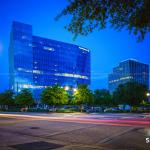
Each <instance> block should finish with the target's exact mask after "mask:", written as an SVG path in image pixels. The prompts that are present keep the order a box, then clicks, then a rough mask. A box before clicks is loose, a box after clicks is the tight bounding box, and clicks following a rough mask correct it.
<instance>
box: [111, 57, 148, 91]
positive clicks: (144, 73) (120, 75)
mask: <svg viewBox="0 0 150 150" xmlns="http://www.w3.org/2000/svg"><path fill="white" fill-rule="evenodd" d="M127 82H137V83H140V84H143V85H145V86H146V87H147V88H149V65H147V64H144V63H141V62H138V61H137V60H134V59H129V60H125V61H122V62H121V63H120V64H119V66H117V67H115V68H113V72H112V73H111V74H109V75H108V86H109V91H110V93H113V91H114V90H115V89H116V88H117V87H118V86H119V85H120V84H124V83H127Z"/></svg>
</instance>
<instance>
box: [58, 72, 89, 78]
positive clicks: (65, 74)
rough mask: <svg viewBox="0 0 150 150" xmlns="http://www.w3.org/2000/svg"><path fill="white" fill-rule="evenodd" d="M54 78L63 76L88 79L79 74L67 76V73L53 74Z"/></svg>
mask: <svg viewBox="0 0 150 150" xmlns="http://www.w3.org/2000/svg"><path fill="white" fill-rule="evenodd" d="M55 76H63V77H71V78H80V79H88V77H87V76H82V75H79V74H69V73H55Z"/></svg>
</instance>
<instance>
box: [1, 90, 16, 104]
mask: <svg viewBox="0 0 150 150" xmlns="http://www.w3.org/2000/svg"><path fill="white" fill-rule="evenodd" d="M13 95H14V93H13V91H11V90H7V91H5V92H3V93H0V104H1V105H13V104H14V99H13Z"/></svg>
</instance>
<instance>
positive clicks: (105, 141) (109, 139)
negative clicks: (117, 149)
mask: <svg viewBox="0 0 150 150" xmlns="http://www.w3.org/2000/svg"><path fill="white" fill-rule="evenodd" d="M134 129H135V127H132V128H130V129H127V130H125V131H123V132H119V133H117V134H115V135H114V134H113V136H110V137H108V138H105V139H103V140H101V141H99V142H97V143H96V145H99V144H104V143H107V142H109V141H111V140H113V138H116V137H118V136H121V135H124V134H126V133H128V132H129V131H134Z"/></svg>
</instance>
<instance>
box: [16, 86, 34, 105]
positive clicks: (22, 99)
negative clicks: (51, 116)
mask: <svg viewBox="0 0 150 150" xmlns="http://www.w3.org/2000/svg"><path fill="white" fill-rule="evenodd" d="M15 103H16V104H17V105H21V106H30V105H33V104H34V99H33V97H32V93H31V92H30V90H28V89H23V90H22V91H21V92H20V93H19V94H18V95H17V96H16V97H15Z"/></svg>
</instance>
